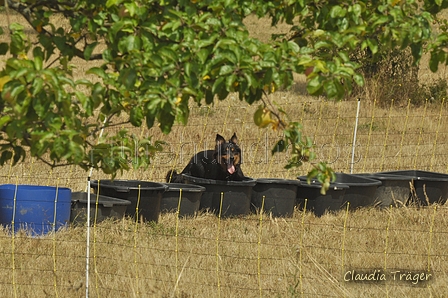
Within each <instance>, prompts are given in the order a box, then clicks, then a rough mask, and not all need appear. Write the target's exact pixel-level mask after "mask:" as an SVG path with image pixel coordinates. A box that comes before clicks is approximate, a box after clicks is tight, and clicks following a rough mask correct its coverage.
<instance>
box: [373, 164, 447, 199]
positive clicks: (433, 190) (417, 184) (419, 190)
mask: <svg viewBox="0 0 448 298" xmlns="http://www.w3.org/2000/svg"><path fill="white" fill-rule="evenodd" d="M381 174H388V175H397V176H402V177H403V176H404V177H410V178H412V181H413V186H414V189H415V193H414V192H411V194H412V196H411V201H413V202H415V203H416V204H418V205H422V206H427V205H428V204H433V203H438V204H444V203H445V202H446V200H447V198H448V175H447V174H443V173H436V172H428V171H418V170H403V171H390V172H382V173H381Z"/></svg>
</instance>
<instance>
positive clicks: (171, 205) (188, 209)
mask: <svg viewBox="0 0 448 298" xmlns="http://www.w3.org/2000/svg"><path fill="white" fill-rule="evenodd" d="M165 185H166V186H168V189H167V190H166V191H165V192H164V193H163V195H162V201H161V205H160V211H161V212H162V213H164V212H177V208H178V207H179V198H180V199H181V201H180V208H179V216H194V215H195V214H196V213H197V212H198V210H199V206H200V204H201V197H202V194H203V193H204V192H205V187H203V186H200V185H193V184H182V183H166V184H165ZM181 190H182V195H181Z"/></svg>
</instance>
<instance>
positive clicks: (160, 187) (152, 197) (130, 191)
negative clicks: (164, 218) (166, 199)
mask: <svg viewBox="0 0 448 298" xmlns="http://www.w3.org/2000/svg"><path fill="white" fill-rule="evenodd" d="M90 186H91V187H92V188H93V189H94V190H95V193H99V194H100V195H104V196H108V197H113V198H119V199H124V200H128V201H130V202H131V204H129V205H128V207H127V208H126V213H125V214H126V215H129V216H132V217H134V218H135V217H136V215H137V217H138V218H139V219H143V220H145V221H154V222H157V221H158V220H159V215H160V202H161V199H162V195H163V193H164V192H165V191H166V189H167V188H168V186H166V185H164V184H161V183H155V182H147V181H139V180H101V181H98V180H94V181H92V182H91V183H90ZM139 198H140V201H139ZM137 207H138V214H137Z"/></svg>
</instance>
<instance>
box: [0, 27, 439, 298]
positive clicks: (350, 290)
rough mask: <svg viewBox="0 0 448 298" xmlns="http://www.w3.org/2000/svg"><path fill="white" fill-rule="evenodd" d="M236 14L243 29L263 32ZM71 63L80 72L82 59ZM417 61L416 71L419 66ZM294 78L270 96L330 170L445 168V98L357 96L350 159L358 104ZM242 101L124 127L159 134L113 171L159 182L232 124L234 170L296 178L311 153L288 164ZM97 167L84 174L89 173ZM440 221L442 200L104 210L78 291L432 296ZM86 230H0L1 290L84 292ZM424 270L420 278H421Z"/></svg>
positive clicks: (54, 178) (38, 173)
mask: <svg viewBox="0 0 448 298" xmlns="http://www.w3.org/2000/svg"><path fill="white" fill-rule="evenodd" d="M248 21H249V22H250V24H249V28H250V29H251V30H258V31H257V32H254V33H255V34H259V35H260V34H266V33H265V32H268V31H265V28H263V27H262V25H261V23H255V21H254V20H248ZM1 22H4V21H1ZM2 25H4V24H2ZM266 30H267V29H266ZM77 67H78V69H79V75H82V71H83V70H85V69H86V65H85V64H81V63H80V64H79V65H77ZM421 72H422V75H421V77H422V78H423V79H425V80H428V72H427V71H426V70H425V68H423V69H422V70H421ZM442 72H443V70H442ZM439 75H440V74H439ZM304 85H305V80H304V78H303V77H300V76H298V77H297V81H296V84H295V85H294V86H293V88H292V90H291V91H284V92H277V93H275V94H273V95H272V97H271V98H270V99H271V101H272V102H276V103H277V104H279V105H281V106H282V107H284V108H286V110H287V111H288V112H289V113H290V117H291V118H292V119H293V120H296V121H300V122H301V123H303V127H304V134H305V135H307V136H309V137H311V138H313V140H314V143H315V145H316V148H315V151H316V153H317V156H318V157H317V159H318V160H326V161H329V162H330V163H331V166H332V167H333V169H334V170H336V171H338V172H345V173H349V172H351V171H353V172H354V173H358V172H376V171H386V170H397V169H403V170H404V169H419V170H428V171H435V172H441V173H448V160H447V155H446V152H448V137H447V134H448V123H447V114H448V109H447V107H446V104H447V103H446V102H444V101H442V102H432V101H427V102H426V103H424V104H422V105H419V106H415V105H411V104H407V103H406V102H405V103H393V101H392V98H391V99H390V101H391V104H390V105H389V106H386V107H380V106H379V105H378V104H377V101H378V100H380V99H377V98H374V96H373V95H372V97H371V98H362V99H361V103H360V113H359V117H358V124H357V138H356V144H355V150H354V153H355V155H354V157H353V163H352V152H353V151H352V144H353V135H354V128H355V126H356V111H357V101H356V100H346V101H341V102H332V101H326V100H325V99H324V98H311V97H309V96H307V95H306V94H305V92H304ZM381 100H384V99H381ZM422 101H423V102H424V100H422ZM255 109H256V107H251V106H248V105H247V104H245V103H242V102H240V101H239V100H238V99H237V96H236V95H231V96H229V98H228V99H227V100H225V101H222V102H217V103H216V104H215V105H214V106H212V107H196V106H192V108H191V116H190V120H189V123H188V125H187V126H185V127H184V126H180V125H178V126H175V127H174V128H173V131H172V133H171V134H170V135H168V136H166V135H163V134H161V133H160V131H159V130H158V128H157V127H155V128H151V129H147V128H145V127H143V128H138V129H136V128H132V127H126V128H129V129H130V130H132V131H134V133H135V135H136V138H137V139H138V137H139V136H147V135H151V136H153V138H154V139H155V140H164V141H165V142H166V143H167V145H166V146H165V148H164V151H163V152H162V153H160V154H158V155H157V156H156V158H155V160H154V163H153V164H152V165H151V166H150V167H149V168H148V169H146V170H132V171H129V172H126V173H123V174H119V175H118V177H117V178H119V179H138V180H142V181H155V182H161V181H163V179H164V176H165V174H166V172H167V171H168V170H169V169H171V168H176V169H178V170H181V169H182V168H183V166H184V165H185V164H186V163H187V162H188V160H189V158H190V156H191V155H192V154H193V153H194V152H196V151H198V150H203V149H202V148H207V149H208V148H212V147H213V142H214V138H215V135H216V133H220V134H222V135H224V136H225V137H230V136H231V134H233V132H236V133H237V135H238V138H239V140H240V144H241V146H242V148H243V165H242V168H243V171H244V173H245V174H246V175H247V176H250V177H253V178H260V177H277V178H285V179H295V178H296V177H297V176H298V175H304V174H306V173H307V171H308V170H310V168H311V165H310V164H305V165H304V166H303V167H301V168H300V169H296V170H289V171H287V170H285V169H284V168H283V165H284V164H285V163H286V160H287V157H288V156H287V154H280V155H276V156H271V155H270V154H269V152H270V149H271V148H272V147H273V145H274V144H275V142H276V140H278V138H279V134H280V132H278V131H271V130H260V129H258V128H257V127H256V126H255V125H254V124H253V120H252V117H253V113H254V111H255ZM107 132H109V133H110V131H106V133H107ZM0 174H1V176H0V182H1V183H19V184H37V185H53V186H55V185H58V186H67V187H70V188H71V189H72V190H74V191H75V190H85V188H86V180H87V176H88V172H84V171H82V170H79V169H77V168H75V167H70V168H56V169H50V168H48V167H46V166H45V165H43V164H41V163H40V162H38V161H37V160H35V159H29V160H26V161H25V162H23V163H21V164H19V165H17V166H14V167H9V166H4V167H3V168H2V169H0ZM107 178H109V177H107V176H106V175H103V174H101V173H98V172H93V176H92V179H107ZM447 218H448V209H447V208H446V207H445V206H430V207H427V208H413V207H403V208H391V209H385V210H379V209H375V208H365V209H360V210H356V211H350V212H347V211H345V210H341V211H340V212H338V213H335V214H326V215H324V216H322V217H317V216H315V215H313V214H312V213H309V212H302V211H300V210H295V212H294V214H293V217H291V218H273V217H271V216H270V215H269V214H261V215H256V214H253V215H249V216H245V217H241V218H226V219H224V218H219V217H218V216H216V215H214V214H210V213H201V214H199V215H198V216H196V217H194V218H177V217H176V215H175V214H162V215H161V217H160V220H159V222H158V223H157V224H155V223H136V222H134V221H133V220H131V219H129V218H126V219H123V220H119V221H112V220H108V221H105V222H101V223H99V224H94V225H93V226H92V228H91V230H90V241H91V242H90V250H89V251H90V258H89V265H90V267H89V287H88V292H89V296H90V297H445V296H446V292H447V290H448V286H447V284H446V281H447V280H448V262H447V261H448V253H447V252H446V247H448V237H446V236H447V227H448V222H447ZM86 233H87V232H86V228H85V227H75V226H72V227H69V228H67V229H66V230H61V231H58V232H57V233H54V234H50V235H47V236H44V237H35V238H31V237H28V236H27V235H26V234H25V233H23V232H20V233H18V234H16V235H10V234H9V233H8V231H6V230H2V231H0V269H1V270H0V284H1V287H0V296H1V297H85V296H86V249H87V248H86ZM375 270H376V271H375ZM356 272H358V273H360V272H364V273H368V274H373V275H372V276H373V278H374V279H381V277H382V276H383V275H382V274H384V278H386V279H387V280H386V281H382V280H371V281H370V282H359V281H347V279H352V277H351V276H352V275H351V274H352V273H354V275H353V279H354V278H355V276H356ZM421 274H423V275H421ZM426 274H431V276H429V278H428V280H427V281H426V282H425V279H426V278H427V275H426Z"/></svg>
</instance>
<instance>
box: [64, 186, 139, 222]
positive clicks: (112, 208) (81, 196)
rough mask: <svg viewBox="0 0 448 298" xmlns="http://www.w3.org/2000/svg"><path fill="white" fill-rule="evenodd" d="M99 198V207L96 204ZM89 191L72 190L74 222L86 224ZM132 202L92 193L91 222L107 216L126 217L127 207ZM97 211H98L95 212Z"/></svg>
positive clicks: (71, 214)
mask: <svg viewBox="0 0 448 298" xmlns="http://www.w3.org/2000/svg"><path fill="white" fill-rule="evenodd" d="M97 199H98V207H97V206H96V203H97ZM87 203H88V200H87V192H83V191H79V192H72V206H71V213H70V222H71V223H73V224H85V223H86V221H87ZM130 204H131V202H130V201H128V200H122V199H117V198H112V197H106V196H103V195H98V198H97V195H96V194H93V193H92V194H90V222H91V223H93V222H94V220H95V213H96V222H97V223H99V222H101V221H103V220H105V219H106V218H114V219H121V218H123V217H124V215H125V212H126V208H127V206H128V205H130ZM95 211H96V212H95Z"/></svg>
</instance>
